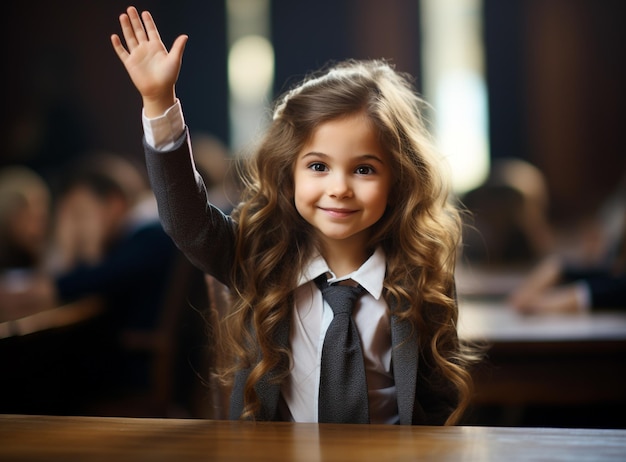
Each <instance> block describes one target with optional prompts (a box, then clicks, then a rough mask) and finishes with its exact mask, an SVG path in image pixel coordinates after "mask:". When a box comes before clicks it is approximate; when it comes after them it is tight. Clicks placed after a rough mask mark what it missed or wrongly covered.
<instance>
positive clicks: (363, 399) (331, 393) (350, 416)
mask: <svg viewBox="0 0 626 462" xmlns="http://www.w3.org/2000/svg"><path fill="white" fill-rule="evenodd" d="M315 283H316V284H317V286H318V287H319V289H320V290H321V291H322V296H323V297H324V299H325V300H326V301H327V302H328V304H329V305H330V307H331V308H332V310H333V313H334V314H335V315H334V317H333V320H332V321H331V323H330V325H329V326H328V330H327V331H326V336H325V337H324V345H323V346H322V363H321V367H320V391H319V408H318V413H319V415H318V421H319V422H333V423H369V406H368V399H367V382H366V379H365V366H364V364H363V352H362V350H361V340H360V338H359V333H358V331H357V329H356V325H355V324H354V321H353V320H352V308H353V307H354V305H355V303H356V301H357V300H358V298H359V297H360V296H361V295H362V294H363V292H364V290H365V289H363V287H361V286H357V287H352V286H344V285H337V284H333V285H329V284H328V282H327V280H326V276H325V275H322V276H320V277H318V278H317V279H315Z"/></svg>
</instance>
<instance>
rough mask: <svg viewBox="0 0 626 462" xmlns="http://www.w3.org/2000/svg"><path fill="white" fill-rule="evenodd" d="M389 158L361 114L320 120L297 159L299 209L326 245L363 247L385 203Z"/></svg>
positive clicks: (296, 173)
mask: <svg viewBox="0 0 626 462" xmlns="http://www.w3.org/2000/svg"><path fill="white" fill-rule="evenodd" d="M390 163H391V162H390V158H389V155H388V154H387V153H386V152H385V151H384V150H383V149H382V147H381V145H380V143H379V141H378V137H377V133H376V131H375V130H374V127H373V125H372V123H371V122H370V120H369V119H368V118H367V117H366V116H364V115H362V114H357V115H352V116H349V117H345V118H341V119H337V120H331V121H329V122H325V123H323V124H321V125H320V126H319V127H317V129H316V130H315V131H314V132H313V135H312V137H311V139H310V140H309V142H308V143H307V144H306V145H305V146H304V147H303V149H302V150H301V151H300V153H299V154H298V158H297V160H296V164H295V170H294V183H295V198H294V200H295V206H296V209H297V210H298V213H299V214H300V215H301V216H302V217H303V218H304V219H305V220H306V221H307V222H308V223H309V224H310V225H311V226H313V227H314V228H315V229H316V230H317V232H318V234H319V237H320V238H321V239H322V242H323V243H325V244H326V245H334V244H337V243H340V244H342V245H343V244H350V245H352V244H356V245H363V246H365V244H366V243H367V239H368V237H369V234H370V233H369V230H370V227H371V226H372V225H374V224H375V223H376V222H377V221H378V220H379V219H380V218H381V217H382V216H383V213H384V212H385V208H386V207H387V200H388V197H389V191H390V189H391V182H392V173H391V165H390ZM348 240H349V241H348ZM335 248H337V247H336V246H335Z"/></svg>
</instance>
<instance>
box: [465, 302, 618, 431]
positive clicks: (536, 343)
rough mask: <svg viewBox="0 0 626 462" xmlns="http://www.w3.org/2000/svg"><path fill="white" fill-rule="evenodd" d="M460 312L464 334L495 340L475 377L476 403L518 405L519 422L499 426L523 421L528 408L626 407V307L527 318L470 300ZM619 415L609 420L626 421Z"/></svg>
mask: <svg viewBox="0 0 626 462" xmlns="http://www.w3.org/2000/svg"><path fill="white" fill-rule="evenodd" d="M459 313H460V316H459V333H460V336H461V337H462V338H465V339H471V340H482V341H485V342H487V343H488V344H489V345H490V347H489V350H488V352H487V358H486V359H485V361H484V363H483V364H482V365H480V366H479V367H478V368H477V370H476V371H475V374H474V379H475V387H476V397H475V404H476V405H478V406H505V407H508V408H509V411H510V410H511V409H512V408H517V417H516V418H515V419H513V420H509V421H508V422H507V421H499V422H497V423H498V424H510V425H521V422H520V410H522V408H527V407H529V406H552V407H554V406H558V407H560V408H562V409H565V408H567V407H569V408H570V409H571V408H572V406H578V407H581V406H587V407H589V408H590V409H592V407H593V406H597V405H603V406H607V407H608V406H613V405H619V406H621V408H626V310H624V311H621V312H620V311H613V312H609V311H607V312H594V313H591V314H588V315H552V316H524V315H520V314H518V313H516V312H514V311H513V310H512V309H511V308H510V307H507V306H505V305H503V304H502V303H499V302H487V301H475V300H473V301H470V300H467V301H462V302H461V303H460V305H459ZM601 412H602V411H598V410H596V412H595V414H596V417H594V419H598V417H597V414H598V413H601ZM619 413H621V409H620V410H615V409H614V412H613V415H612V416H607V417H610V418H611V419H613V421H615V420H616V419H619V420H618V422H617V423H618V424H620V423H621V422H626V417H624V416H622V417H620V416H619V415H617V414H619ZM508 414H509V415H514V414H515V413H511V412H508ZM553 417H554V416H551V415H549V413H545V418H546V419H548V418H553ZM581 418H582V416H581ZM596 421H597V422H598V421H599V420H596ZM603 422H604V420H602V421H599V424H603ZM480 423H483V422H480ZM491 423H492V422H488V424H491ZM539 424H540V425H542V424H545V423H544V422H540V423H539ZM583 425H584V423H583ZM567 426H571V425H570V424H569V423H567ZM609 426H611V425H609Z"/></svg>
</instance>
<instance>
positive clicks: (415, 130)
mask: <svg viewBox="0 0 626 462" xmlns="http://www.w3.org/2000/svg"><path fill="white" fill-rule="evenodd" d="M423 106H424V102H423V100H421V99H420V97H419V96H418V95H417V93H416V91H415V89H414V87H413V84H412V80H411V78H410V76H408V75H404V74H402V73H399V72H397V71H396V70H395V69H394V68H393V66H391V65H389V64H388V63H387V62H385V61H382V60H369V61H357V60H349V61H344V62H340V63H338V64H335V65H332V66H329V67H326V68H324V69H322V70H321V71H319V72H318V73H316V74H312V75H310V76H309V77H307V78H306V79H305V80H304V81H303V82H302V83H301V84H300V85H299V86H297V87H295V88H293V89H292V90H290V91H288V92H286V93H285V94H284V95H283V96H282V97H280V98H279V99H278V100H277V101H276V103H275V108H274V112H273V118H272V121H271V123H270V124H269V127H268V129H267V130H266V132H265V133H264V136H263V138H262V139H261V140H260V143H259V145H258V148H257V149H256V151H255V153H254V155H253V156H252V157H251V159H250V162H249V165H248V166H247V167H248V168H247V171H246V172H245V173H246V180H245V181H246V186H247V187H246V188H244V190H245V195H244V197H243V198H242V202H241V203H240V204H239V205H238V206H237V207H236V208H235V210H234V212H233V214H232V216H233V219H234V220H235V222H237V223H238V228H237V229H238V234H239V236H238V241H237V242H238V247H237V249H236V257H235V265H233V274H232V278H231V280H232V281H234V287H233V289H234V290H233V292H234V297H233V300H234V301H233V307H232V310H231V312H230V314H229V315H228V316H227V317H226V318H225V321H226V323H225V334H226V335H225V341H224V345H223V346H225V347H226V348H227V349H228V350H229V351H230V352H231V353H232V354H233V355H234V357H235V359H236V361H235V362H234V365H233V367H232V369H231V370H230V371H229V372H231V373H233V372H235V371H236V370H238V369H242V368H249V369H250V370H251V372H250V374H249V378H248V382H247V383H246V385H245V391H244V404H245V406H244V413H243V415H242V417H243V418H253V417H254V416H255V415H256V414H257V413H258V411H259V409H260V403H259V402H258V398H257V396H256V393H255V391H254V386H255V384H257V383H258V381H259V380H260V379H261V377H263V376H267V375H268V374H269V373H270V372H272V380H276V381H279V382H280V381H281V380H283V379H284V378H285V377H286V376H287V375H288V373H289V362H290V359H291V356H290V351H289V349H288V348H285V347H281V346H280V345H278V343H277V340H276V333H277V332H278V329H279V328H280V326H281V323H285V322H289V320H290V318H291V312H292V309H293V302H294V297H293V295H294V291H295V289H296V285H297V278H298V271H297V269H298V268H302V266H303V265H304V264H305V263H306V261H307V260H308V259H309V258H310V257H311V254H312V252H314V251H315V249H316V241H315V237H314V234H313V229H312V227H311V226H310V225H309V224H308V223H307V222H306V221H305V220H304V219H303V218H302V217H301V216H300V215H299V214H298V212H297V210H296V208H295V205H294V164H295V160H296V158H297V157H298V154H299V153H300V151H301V149H302V148H303V146H304V145H305V143H306V142H307V141H308V140H309V139H310V137H311V136H312V134H313V132H314V130H315V129H316V128H317V127H319V126H320V125H321V124H323V123H325V122H328V121H331V120H336V119H339V118H342V117H346V116H348V115H354V114H359V113H362V114H365V115H366V116H367V117H369V119H370V120H371V121H372V123H373V126H374V127H375V130H377V132H378V136H379V140H380V143H381V146H382V147H383V149H385V150H386V151H387V152H388V153H389V156H390V158H391V160H392V168H391V171H392V174H393V182H392V184H393V186H392V190H391V192H390V199H389V205H388V208H387V210H386V211H385V213H384V215H383V217H382V218H381V219H380V220H379V221H378V222H377V223H376V224H375V225H374V227H373V229H372V233H371V239H370V242H369V247H370V248H371V249H374V248H375V247H376V246H382V248H383V249H384V251H385V254H386V256H387V273H386V277H385V281H384V297H385V299H386V301H387V302H388V304H389V306H390V307H397V309H396V312H394V314H396V315H397V316H400V317H401V318H404V319H406V320H408V321H409V322H411V323H412V325H413V327H414V329H416V330H417V331H418V332H419V333H420V335H419V338H420V345H416V348H419V349H420V352H421V353H420V354H421V358H422V361H426V362H427V364H428V365H429V367H431V368H433V369H435V370H436V371H438V372H439V373H440V374H439V375H442V376H444V377H445V378H446V379H448V380H449V381H450V383H452V384H453V385H454V387H456V389H457V390H458V398H459V399H458V406H457V408H456V410H455V411H454V412H452V414H451V415H450V417H449V418H448V420H447V422H446V424H454V423H456V422H457V421H458V419H459V418H460V416H461V415H462V413H463V411H464V409H465V407H466V406H467V404H468V402H469V400H470V392H471V379H470V375H469V373H468V371H467V367H466V366H467V365H468V364H469V359H470V356H469V354H468V353H466V352H465V351H464V350H463V348H462V346H461V345H460V343H459V340H458V337H457V332H456V322H457V317H458V311H457V303H456V298H455V288H454V266H455V261H456V252H457V248H458V246H459V244H460V242H459V241H460V235H461V220H460V218H459V213H458V211H457V210H456V208H455V207H454V206H453V205H452V203H451V201H450V200H449V185H448V183H447V180H446V178H447V177H448V175H447V174H446V172H445V169H444V167H443V166H442V165H441V164H440V162H441V160H440V157H439V156H438V154H437V153H436V152H435V150H434V148H433V144H432V142H431V139H430V137H429V134H428V131H427V129H426V124H425V121H424V119H423V116H422V110H423ZM406 307H408V309H407V308H406Z"/></svg>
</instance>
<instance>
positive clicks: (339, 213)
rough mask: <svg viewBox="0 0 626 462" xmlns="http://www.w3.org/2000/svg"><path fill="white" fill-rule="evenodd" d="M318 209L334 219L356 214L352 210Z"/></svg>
mask: <svg viewBox="0 0 626 462" xmlns="http://www.w3.org/2000/svg"><path fill="white" fill-rule="evenodd" d="M320 209H321V210H323V211H324V212H326V213H327V214H329V215H330V216H332V217H335V218H344V217H348V216H350V215H353V214H354V213H356V212H357V211H356V210H352V209H336V208H326V207H320Z"/></svg>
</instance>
